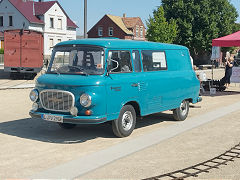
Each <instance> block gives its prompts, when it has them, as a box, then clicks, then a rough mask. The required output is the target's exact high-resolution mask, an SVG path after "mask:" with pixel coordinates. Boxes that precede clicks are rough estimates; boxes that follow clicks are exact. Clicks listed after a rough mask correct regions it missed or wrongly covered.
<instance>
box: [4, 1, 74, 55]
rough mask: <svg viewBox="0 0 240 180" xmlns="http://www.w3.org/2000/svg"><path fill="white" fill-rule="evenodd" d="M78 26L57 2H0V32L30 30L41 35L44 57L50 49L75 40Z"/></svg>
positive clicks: (49, 52) (48, 53)
mask: <svg viewBox="0 0 240 180" xmlns="http://www.w3.org/2000/svg"><path fill="white" fill-rule="evenodd" d="M76 28H78V26H77V25H76V24H75V23H74V22H73V21H72V20H71V19H70V18H69V17H68V15H67V14H66V12H65V11H64V10H63V8H62V7H61V5H60V4H59V2H58V1H46V2H44V1H43V0H39V1H37V2H36V1H33V0H0V31H2V32H3V31H5V30H11V29H30V30H36V31H40V32H42V33H43V36H44V55H50V54H51V52H52V47H53V46H54V45H55V44H57V43H59V42H61V41H67V40H73V39H76Z"/></svg>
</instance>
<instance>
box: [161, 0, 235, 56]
mask: <svg viewBox="0 0 240 180" xmlns="http://www.w3.org/2000/svg"><path fill="white" fill-rule="evenodd" d="M162 6H163V9H164V13H165V17H166V20H167V21H170V20H171V19H174V20H175V21H176V23H177V26H178V31H179V33H178V34H177V37H176V39H175V41H174V43H176V44H181V45H185V46H187V47H188V48H189V49H190V52H191V54H192V55H193V56H194V57H195V59H200V58H202V56H204V55H205V56H208V55H209V54H210V52H211V48H212V39H215V38H218V37H221V36H225V35H228V34H231V33H233V32H234V30H236V25H235V21H236V20H237V17H238V14H237V11H236V9H235V7H234V6H233V5H232V4H231V3H230V2H229V0H162Z"/></svg>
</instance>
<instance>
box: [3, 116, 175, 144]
mask: <svg viewBox="0 0 240 180" xmlns="http://www.w3.org/2000/svg"><path fill="white" fill-rule="evenodd" d="M164 121H174V120H173V119H172V116H171V115H169V114H163V113H158V114H153V115H150V116H146V117H144V118H143V119H138V120H137V125H136V129H137V128H143V127H146V126H151V125H153V124H157V123H161V122H164ZM0 133H2V134H6V135H10V136H15V137H20V138H24V139H31V140H35V141H41V142H49V143H57V144H74V143H83V142H86V141H89V140H93V139H96V138H99V137H102V138H116V137H115V136H114V135H113V132H112V127H111V124H110V123H104V124H98V125H78V126H77V127H76V128H74V129H71V130H65V129H61V128H60V127H59V126H58V124H57V123H53V122H47V121H44V120H41V119H31V118H26V119H20V120H14V121H9V122H3V123H0Z"/></svg>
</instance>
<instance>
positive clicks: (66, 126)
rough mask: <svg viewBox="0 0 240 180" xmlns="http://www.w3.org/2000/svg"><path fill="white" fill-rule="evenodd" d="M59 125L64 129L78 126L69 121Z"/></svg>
mask: <svg viewBox="0 0 240 180" xmlns="http://www.w3.org/2000/svg"><path fill="white" fill-rule="evenodd" d="M58 125H59V126H60V127H61V128H62V129H73V128H75V127H76V126H77V125H76V124H69V123H58Z"/></svg>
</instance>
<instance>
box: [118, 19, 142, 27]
mask: <svg viewBox="0 0 240 180" xmlns="http://www.w3.org/2000/svg"><path fill="white" fill-rule="evenodd" d="M122 20H123V23H124V24H125V26H126V27H127V28H133V27H135V26H136V24H137V22H138V21H140V22H142V20H141V18H140V17H123V18H122Z"/></svg>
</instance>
